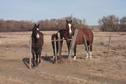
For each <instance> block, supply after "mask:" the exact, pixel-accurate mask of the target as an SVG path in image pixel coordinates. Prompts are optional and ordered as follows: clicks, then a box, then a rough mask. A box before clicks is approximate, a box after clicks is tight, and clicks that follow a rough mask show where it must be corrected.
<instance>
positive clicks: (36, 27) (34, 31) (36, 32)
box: [32, 24, 40, 39]
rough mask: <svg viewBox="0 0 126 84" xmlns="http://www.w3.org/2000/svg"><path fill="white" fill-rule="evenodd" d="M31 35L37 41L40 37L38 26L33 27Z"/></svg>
mask: <svg viewBox="0 0 126 84" xmlns="http://www.w3.org/2000/svg"><path fill="white" fill-rule="evenodd" d="M32 32H33V35H34V37H35V38H37V39H39V38H40V35H39V32H40V31H39V24H38V25H36V24H35V25H34V27H33V29H32Z"/></svg>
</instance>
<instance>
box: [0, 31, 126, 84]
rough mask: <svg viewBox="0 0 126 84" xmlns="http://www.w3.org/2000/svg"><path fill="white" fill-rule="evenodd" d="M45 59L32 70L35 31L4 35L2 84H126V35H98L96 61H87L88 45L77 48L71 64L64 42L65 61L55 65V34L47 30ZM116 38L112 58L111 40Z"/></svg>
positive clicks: (0, 47) (1, 43) (0, 53)
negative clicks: (53, 36)
mask: <svg viewBox="0 0 126 84" xmlns="http://www.w3.org/2000/svg"><path fill="white" fill-rule="evenodd" d="M43 33H44V46H43V51H42V57H43V58H44V59H42V60H43V62H42V63H41V64H39V66H38V67H36V68H33V69H32V70H30V69H28V58H29V55H30V52H29V39H30V35H31V32H6V33H5V32H1V33H0V84H126V32H117V33H114V32H94V36H95V37H94V46H93V58H92V59H88V60H86V59H85V57H86V52H85V50H84V45H79V46H78V47H77V60H76V61H74V60H72V61H69V60H67V59H66V57H67V54H68V53H67V47H66V43H65V41H64V46H63V50H62V58H61V59H60V60H59V61H58V64H53V63H52V56H53V53H52V46H51V35H52V34H53V33H55V32H54V31H44V32H43ZM109 34H111V35H112V36H116V37H112V40H111V45H110V52H109V56H107V49H108V37H107V36H109Z"/></svg>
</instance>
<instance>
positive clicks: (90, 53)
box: [89, 44, 92, 58]
mask: <svg viewBox="0 0 126 84" xmlns="http://www.w3.org/2000/svg"><path fill="white" fill-rule="evenodd" d="M89 48H90V49H89V50H90V51H89V55H90V58H92V44H90V47H89Z"/></svg>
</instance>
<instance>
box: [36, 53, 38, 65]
mask: <svg viewBox="0 0 126 84" xmlns="http://www.w3.org/2000/svg"><path fill="white" fill-rule="evenodd" d="M36 65H38V53H36Z"/></svg>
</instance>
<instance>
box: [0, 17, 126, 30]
mask: <svg viewBox="0 0 126 84" xmlns="http://www.w3.org/2000/svg"><path fill="white" fill-rule="evenodd" d="M66 19H72V23H73V25H74V26H75V27H76V28H79V27H84V26H86V25H85V19H83V20H81V19H78V18H76V17H72V16H68V17H64V18H60V19H45V20H40V21H38V22H36V23H38V24H40V30H51V31H52V30H58V29H62V28H65V26H66V25H65V23H66ZM98 23H99V25H98V26H93V27H94V28H93V27H92V26H89V27H90V28H91V27H92V28H93V30H97V29H100V31H110V32H118V31H126V16H124V17H122V18H121V19H119V18H118V17H117V16H115V15H109V16H103V17H102V18H101V19H99V21H98ZM34 24H35V22H32V21H16V20H3V19H0V32H15V31H31V30H32V28H33V26H34Z"/></svg>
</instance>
